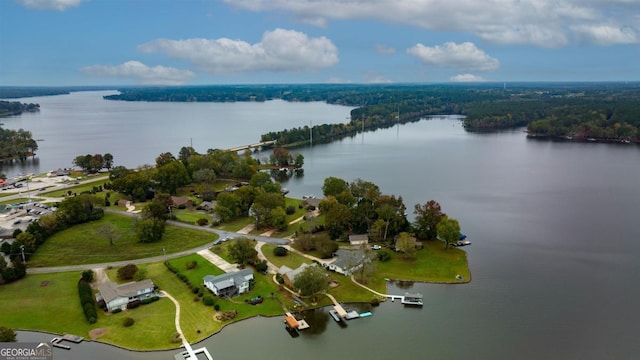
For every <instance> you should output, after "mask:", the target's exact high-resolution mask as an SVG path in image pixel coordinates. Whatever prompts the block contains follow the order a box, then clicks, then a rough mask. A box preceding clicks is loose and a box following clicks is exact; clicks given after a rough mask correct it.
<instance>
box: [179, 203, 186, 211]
mask: <svg viewBox="0 0 640 360" xmlns="http://www.w3.org/2000/svg"><path fill="white" fill-rule="evenodd" d="M186 208H187V205H185V204H180V205H178V209H180V210H184V209H186Z"/></svg>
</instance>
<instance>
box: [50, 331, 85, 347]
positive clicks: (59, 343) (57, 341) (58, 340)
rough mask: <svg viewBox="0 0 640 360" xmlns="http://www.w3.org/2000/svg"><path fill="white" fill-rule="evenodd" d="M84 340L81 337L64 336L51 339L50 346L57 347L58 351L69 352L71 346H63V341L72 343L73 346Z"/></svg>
mask: <svg viewBox="0 0 640 360" xmlns="http://www.w3.org/2000/svg"><path fill="white" fill-rule="evenodd" d="M83 340H84V338H83V337H82V336H77V335H71V334H64V335H62V337H55V338H53V339H51V346H53V347H57V348H59V349H65V350H71V346H69V345H67V344H63V343H62V342H63V341H68V342H72V343H74V344H80V343H81V342H82V341H83Z"/></svg>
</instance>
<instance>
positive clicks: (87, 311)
mask: <svg viewBox="0 0 640 360" xmlns="http://www.w3.org/2000/svg"><path fill="white" fill-rule="evenodd" d="M78 295H79V296H80V305H81V306H82V311H84V316H85V317H86V318H87V321H88V322H89V324H95V322H96V321H98V313H97V312H96V303H95V302H94V301H93V291H92V290H91V286H90V285H89V283H88V282H86V281H84V280H82V279H80V281H78Z"/></svg>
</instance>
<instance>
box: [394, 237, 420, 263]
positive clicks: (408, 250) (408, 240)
mask: <svg viewBox="0 0 640 360" xmlns="http://www.w3.org/2000/svg"><path fill="white" fill-rule="evenodd" d="M396 249H397V250H398V251H400V252H401V253H402V254H403V257H405V258H408V259H413V258H415V256H416V243H415V239H414V238H413V236H411V234H409V233H406V232H401V233H400V236H398V240H396Z"/></svg>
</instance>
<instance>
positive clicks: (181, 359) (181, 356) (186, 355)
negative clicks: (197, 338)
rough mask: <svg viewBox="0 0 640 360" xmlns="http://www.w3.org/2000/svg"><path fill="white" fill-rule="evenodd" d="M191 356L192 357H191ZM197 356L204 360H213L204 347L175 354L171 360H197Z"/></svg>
mask: <svg viewBox="0 0 640 360" xmlns="http://www.w3.org/2000/svg"><path fill="white" fill-rule="evenodd" d="M192 354H193V356H194V357H191V355H192ZM198 355H204V356H205V358H206V359H208V360H213V357H212V356H211V354H210V353H209V350H207V348H206V347H203V348H200V349H196V350H192V351H191V352H189V351H183V352H181V353H178V354H175V355H174V356H173V359H174V360H198Z"/></svg>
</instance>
